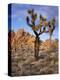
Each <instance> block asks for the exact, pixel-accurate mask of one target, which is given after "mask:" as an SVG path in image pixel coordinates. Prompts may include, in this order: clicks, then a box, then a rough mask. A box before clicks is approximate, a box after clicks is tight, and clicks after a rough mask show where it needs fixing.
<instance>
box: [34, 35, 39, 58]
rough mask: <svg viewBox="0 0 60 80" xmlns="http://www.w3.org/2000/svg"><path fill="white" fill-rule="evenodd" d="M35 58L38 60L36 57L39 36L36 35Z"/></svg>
mask: <svg viewBox="0 0 60 80" xmlns="http://www.w3.org/2000/svg"><path fill="white" fill-rule="evenodd" d="M34 49H35V58H36V59H38V55H39V36H37V35H36V38H35V48H34Z"/></svg>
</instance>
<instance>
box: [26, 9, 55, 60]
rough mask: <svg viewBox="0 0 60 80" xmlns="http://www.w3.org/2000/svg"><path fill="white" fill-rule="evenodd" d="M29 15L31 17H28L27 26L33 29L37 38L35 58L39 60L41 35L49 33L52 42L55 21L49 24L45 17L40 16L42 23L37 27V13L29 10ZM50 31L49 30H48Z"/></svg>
mask: <svg viewBox="0 0 60 80" xmlns="http://www.w3.org/2000/svg"><path fill="white" fill-rule="evenodd" d="M28 14H29V15H30V17H28V16H27V17H26V21H27V24H28V25H29V26H30V27H31V28H32V30H33V32H34V34H35V36H36V38H35V47H34V51H35V58H36V59H39V56H38V54H39V44H40V37H39V36H40V35H41V34H43V33H49V34H50V40H51V36H52V33H53V31H54V29H55V19H52V20H50V21H49V22H48V21H47V19H46V18H45V17H43V16H42V15H40V21H39V24H38V25H36V23H35V21H36V20H37V13H35V12H34V9H31V10H28ZM47 29H48V30H47Z"/></svg>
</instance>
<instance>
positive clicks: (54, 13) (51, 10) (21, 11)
mask: <svg viewBox="0 0 60 80" xmlns="http://www.w3.org/2000/svg"><path fill="white" fill-rule="evenodd" d="M28 9H34V10H35V12H36V13H37V14H38V19H37V23H38V22H39V15H40V14H42V15H43V16H46V17H47V20H50V19H51V18H53V17H55V19H56V24H55V26H56V28H55V31H54V33H53V36H52V38H53V39H55V38H58V28H59V25H58V7H57V6H44V5H30V4H29V5H28V4H27V5H26V4H12V8H11V12H12V14H11V15H10V14H8V19H9V21H10V19H11V24H10V22H9V25H8V26H9V27H11V28H12V29H13V30H14V31H17V30H18V29H21V28H23V29H24V30H25V31H26V32H29V33H30V34H33V35H34V33H33V31H32V29H31V28H30V27H29V26H28V25H27V23H26V16H27V15H28V13H27V10H28ZM40 38H41V40H45V39H48V38H49V34H45V33H44V34H42V35H41V36H40Z"/></svg>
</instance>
